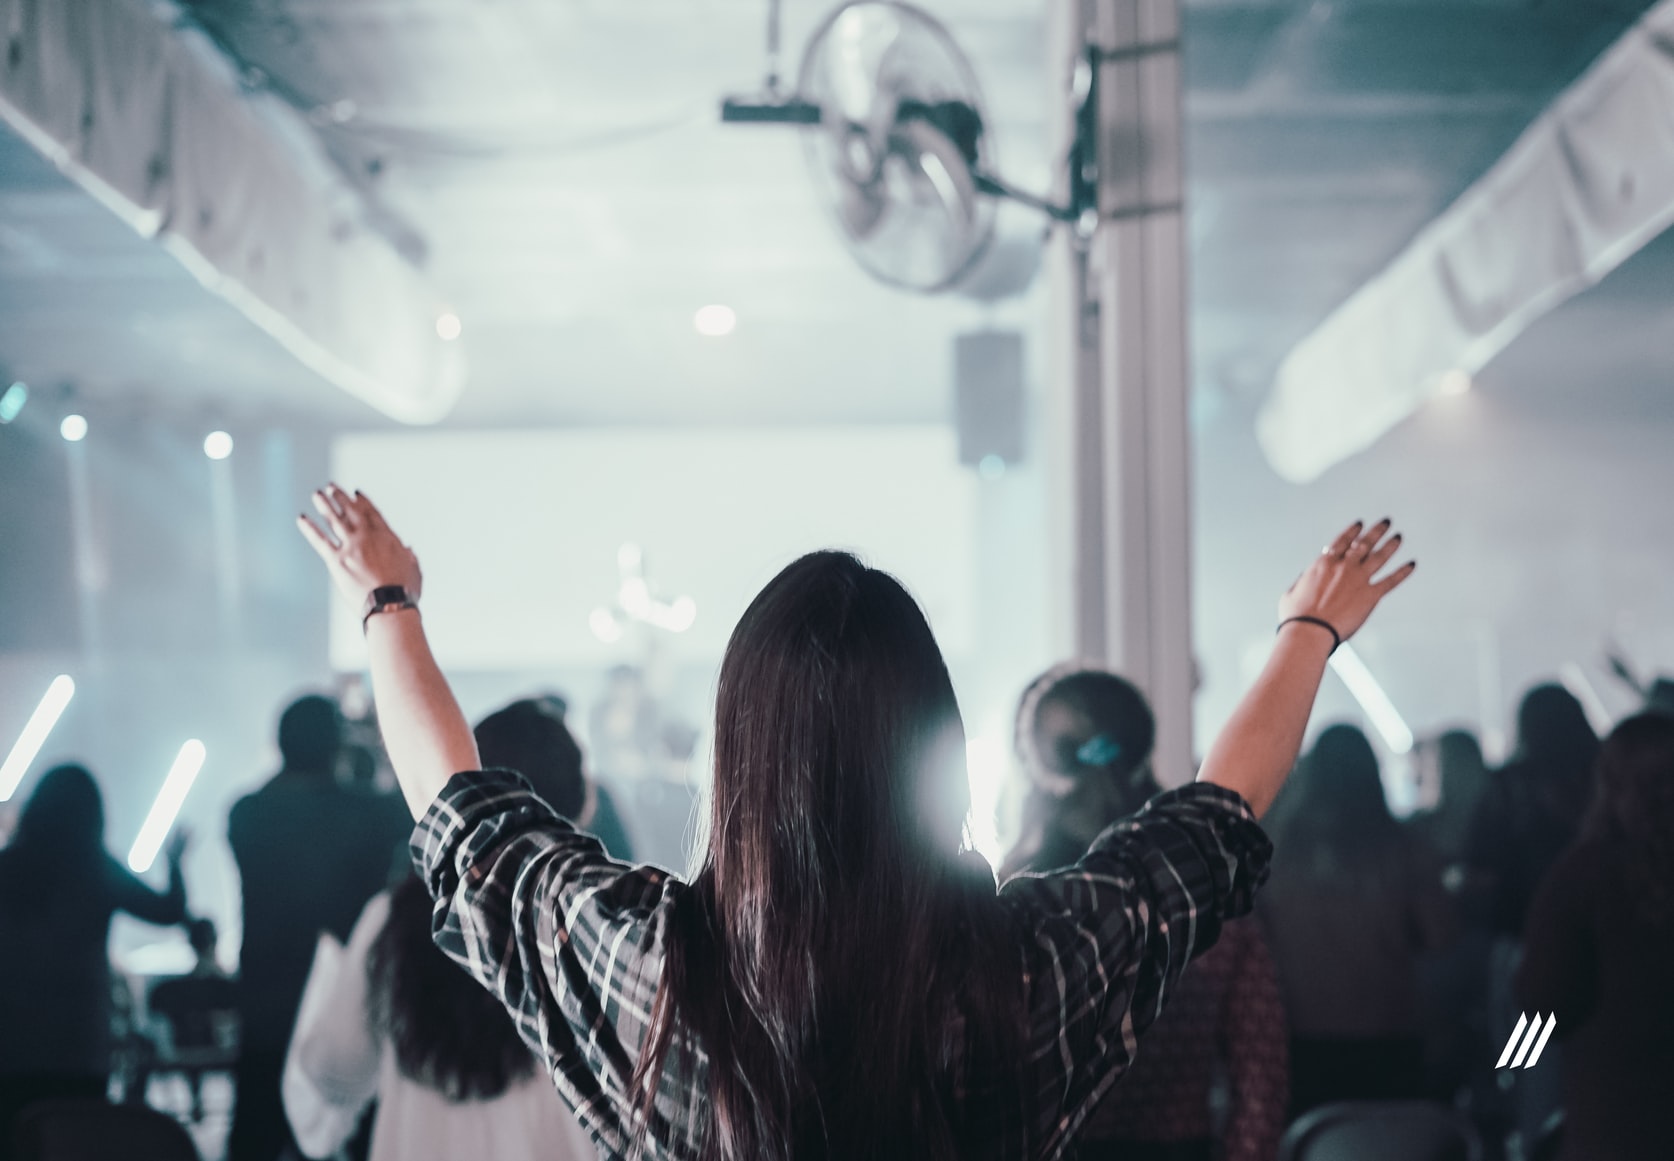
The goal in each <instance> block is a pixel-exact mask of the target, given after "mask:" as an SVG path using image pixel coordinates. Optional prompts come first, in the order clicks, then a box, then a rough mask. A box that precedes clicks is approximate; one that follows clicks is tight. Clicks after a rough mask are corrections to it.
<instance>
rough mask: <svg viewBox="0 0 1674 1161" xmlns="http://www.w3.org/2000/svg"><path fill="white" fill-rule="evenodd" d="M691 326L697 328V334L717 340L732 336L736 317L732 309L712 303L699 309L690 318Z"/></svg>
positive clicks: (736, 324)
mask: <svg viewBox="0 0 1674 1161" xmlns="http://www.w3.org/2000/svg"><path fill="white" fill-rule="evenodd" d="M692 325H693V326H694V327H696V328H697V333H698V334H700V335H707V336H709V337H710V338H712V339H718V338H720V337H721V336H722V335H730V334H732V332H733V330H734V329H735V328H736V327H737V326H738V315H737V314H736V313H735V312H734V311H733V309H732V307H730V306H722V305H721V304H719V303H714V304H711V305H709V306H705V307H699V308H698V312H697V313H696V314H694V315H693V316H692Z"/></svg>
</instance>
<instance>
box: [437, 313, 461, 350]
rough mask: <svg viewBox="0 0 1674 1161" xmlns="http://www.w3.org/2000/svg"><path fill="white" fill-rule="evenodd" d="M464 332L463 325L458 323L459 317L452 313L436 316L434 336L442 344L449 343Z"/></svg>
mask: <svg viewBox="0 0 1674 1161" xmlns="http://www.w3.org/2000/svg"><path fill="white" fill-rule="evenodd" d="M464 330H465V324H464V323H462V322H460V321H459V316H458V315H456V314H454V313H453V311H451V310H449V311H444V312H443V313H441V314H439V315H437V316H436V334H437V335H438V336H439V337H440V338H441V340H442V341H443V342H444V343H451V342H453V340H455V339H457V338H458V337H459V336H460V334H461V333H463V332H464Z"/></svg>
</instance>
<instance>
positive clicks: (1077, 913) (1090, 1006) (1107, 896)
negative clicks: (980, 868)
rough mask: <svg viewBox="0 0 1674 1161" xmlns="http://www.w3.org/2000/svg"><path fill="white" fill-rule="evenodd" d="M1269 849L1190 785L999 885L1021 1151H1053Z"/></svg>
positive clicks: (1121, 1064)
mask: <svg viewBox="0 0 1674 1161" xmlns="http://www.w3.org/2000/svg"><path fill="white" fill-rule="evenodd" d="M1272 849H1273V848H1272V844H1271V843H1270V842H1269V841H1268V839H1267V836H1266V835H1265V834H1264V833H1263V832H1262V830H1261V828H1260V827H1259V826H1257V825H1256V822H1255V815H1254V814H1253V813H1252V812H1251V811H1250V808H1249V805H1248V804H1247V803H1246V802H1245V801H1244V800H1243V798H1241V797H1240V796H1239V795H1238V794H1236V793H1234V792H1233V791H1231V790H1227V789H1225V788H1223V787H1220V786H1216V785H1213V784H1212V783H1207V782H1194V783H1192V784H1190V785H1188V786H1184V787H1181V788H1180V789H1178V790H1171V791H1168V792H1166V793H1164V794H1160V795H1158V796H1157V797H1156V798H1154V799H1152V800H1151V802H1150V803H1149V804H1147V805H1146V807H1145V808H1144V809H1143V810H1141V811H1140V812H1139V813H1138V814H1136V815H1134V816H1132V817H1131V818H1128V819H1124V820H1122V821H1120V822H1118V823H1116V824H1114V825H1113V826H1111V827H1110V828H1109V829H1108V830H1106V831H1105V832H1104V833H1103V834H1102V835H1100V836H1099V837H1098V838H1097V839H1096V840H1094V842H1093V845H1092V847H1091V848H1090V849H1089V850H1088V852H1087V854H1086V855H1085V856H1084V857H1083V858H1082V859H1081V861H1080V862H1078V863H1076V864H1074V865H1073V866H1070V867H1066V868H1064V869H1062V870H1059V871H1053V872H1051V873H1048V874H1042V875H1020V876H1018V877H1017V878H1015V879H1012V880H1011V881H1010V882H1008V883H1007V884H1006V885H1005V886H1004V887H1003V888H1002V889H1001V892H1000V897H1001V899H1002V900H1003V901H1005V903H1006V904H1007V906H1008V907H1010V908H1011V909H1012V910H1013V912H1014V914H1015V916H1016V918H1017V921H1018V923H1019V924H1020V926H1021V929H1022V931H1023V933H1024V940H1023V965H1022V966H1023V974H1024V991H1025V995H1026V997H1027V1004H1028V1019H1029V1025H1028V1036H1029V1039H1028V1047H1027V1049H1026V1053H1027V1055H1026V1058H1025V1060H1024V1077H1025V1080H1024V1084H1025V1098H1026V1102H1027V1107H1028V1108H1029V1109H1030V1110H1032V1114H1033V1115H1032V1118H1031V1119H1032V1122H1033V1123H1032V1124H1031V1125H1030V1127H1029V1133H1030V1137H1031V1140H1030V1142H1029V1148H1028V1155H1029V1156H1032V1157H1044V1158H1057V1157H1061V1156H1063V1155H1064V1153H1065V1151H1066V1150H1067V1149H1068V1147H1069V1146H1070V1145H1071V1144H1072V1143H1073V1142H1074V1140H1075V1137H1076V1134H1077V1133H1078V1131H1079V1130H1080V1128H1081V1125H1082V1124H1083V1122H1084V1121H1085V1120H1086V1118H1087V1116H1088V1115H1089V1114H1090V1113H1091V1112H1092V1110H1093V1109H1094V1108H1095V1107H1096V1106H1097V1104H1098V1102H1099V1101H1100V1099H1101V1098H1103V1096H1104V1095H1105V1094H1106V1093H1107V1092H1108V1091H1109V1090H1110V1088H1111V1086H1112V1085H1114V1084H1115V1083H1116V1081H1117V1079H1118V1078H1119V1077H1120V1076H1121V1075H1122V1073H1123V1072H1125V1071H1126V1070H1127V1068H1128V1066H1129V1065H1130V1064H1131V1063H1132V1062H1133V1058H1134V1053H1135V1051H1136V1050H1137V1048H1138V1043H1139V1036H1140V1034H1141V1033H1143V1032H1144V1031H1145V1029H1146V1028H1147V1027H1149V1026H1150V1024H1151V1022H1152V1021H1153V1020H1155V1019H1156V1017H1157V1014H1158V1013H1159V1012H1160V1011H1161V1010H1162V1007H1163V1005H1164V1003H1166V1002H1167V1000H1168V997H1169V996H1170V995H1171V994H1172V992H1173V988H1174V985H1175V982H1176V981H1178V980H1179V978H1180V973H1181V972H1182V971H1183V970H1184V969H1185V966H1186V963H1187V961H1188V960H1189V959H1190V958H1191V957H1193V956H1195V955H1197V954H1199V953H1200V952H1203V951H1206V950H1207V949H1208V948H1209V947H1211V946H1212V945H1213V944H1214V942H1215V940H1216V939H1217V938H1218V937H1219V935H1220V928H1221V922H1222V921H1223V920H1225V919H1229V918H1234V917H1236V916H1240V915H1244V914H1247V913H1248V912H1249V910H1250V907H1251V905H1252V903H1253V902H1254V896H1255V889H1256V887H1257V886H1258V885H1260V883H1261V882H1262V881H1263V880H1264V879H1265V878H1266V875H1267V864H1268V860H1269V859H1270V858H1271V856H1272Z"/></svg>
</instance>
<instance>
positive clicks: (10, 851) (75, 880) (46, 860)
mask: <svg viewBox="0 0 1674 1161" xmlns="http://www.w3.org/2000/svg"><path fill="white" fill-rule="evenodd" d="M6 852H7V858H6V860H5V861H6V862H8V863H10V864H11V873H10V874H8V875H7V876H6V880H7V881H6V884H5V888H6V890H7V894H8V896H9V901H10V902H11V903H13V904H14V905H17V906H20V907H23V908H26V909H28V910H30V911H41V910H45V909H47V908H49V907H51V906H52V905H53V904H54V902H55V901H56V900H57V899H59V898H61V897H62V896H64V895H65V894H67V893H71V892H76V891H82V890H85V889H86V888H87V882H88V879H89V877H91V876H92V875H94V874H96V873H97V872H98V870H99V867H100V865H101V864H102V863H103V862H104V860H105V859H106V858H107V857H108V856H106V854H105V802H104V797H103V796H102V795H101V794H100V793H99V784H98V783H97V782H96V781H94V779H93V775H92V774H91V773H90V772H89V771H88V769H87V767H85V766H79V765H76V764H74V763H70V764H66V765H63V766H54V767H53V768H52V769H50V770H48V771H47V772H46V773H45V774H43V775H41V780H40V782H38V783H37V784H36V786H35V789H34V792H33V793H31V794H30V795H29V800H28V801H27V802H25V803H24V804H23V810H22V812H21V813H20V814H19V815H18V820H17V831H16V833H15V834H13V835H12V840H11V843H10V845H9V846H7V848H6Z"/></svg>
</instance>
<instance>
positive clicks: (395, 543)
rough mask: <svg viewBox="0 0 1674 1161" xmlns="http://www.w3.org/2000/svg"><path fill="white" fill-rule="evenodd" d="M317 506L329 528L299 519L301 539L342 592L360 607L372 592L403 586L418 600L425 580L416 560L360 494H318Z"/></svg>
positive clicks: (329, 489)
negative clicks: (319, 560) (323, 564)
mask: <svg viewBox="0 0 1674 1161" xmlns="http://www.w3.org/2000/svg"><path fill="white" fill-rule="evenodd" d="M314 507H315V509H317V510H318V511H319V513H320V516H321V518H322V519H323V520H324V521H325V528H324V529H321V528H320V527H319V525H317V524H315V523H314V521H312V520H310V519H309V518H308V517H307V515H301V516H298V517H297V518H296V519H297V526H298V527H299V528H300V529H301V531H302V537H303V539H304V540H306V541H308V543H309V544H310V545H312V546H313V548H314V551H315V552H317V553H319V554H320V559H321V560H323V561H325V565H326V570H327V571H328V572H330V573H331V579H332V580H333V581H335V582H337V587H338V589H339V590H340V591H341V592H342V593H343V595H344V596H346V597H348V598H349V600H351V601H353V602H354V603H355V604H356V605H357V606H358V605H359V604H360V603H361V602H363V601H365V600H366V597H367V595H368V594H369V593H371V592H372V590H373V589H376V588H383V587H384V586H386V585H400V586H401V587H402V588H404V589H406V590H407V595H408V596H410V597H412V598H413V599H414V600H415V601H416V600H418V597H419V590H420V588H421V587H423V584H424V576H423V574H422V573H421V572H420V571H419V562H418V557H417V556H415V555H414V554H413V550H412V549H410V548H408V547H407V546H406V545H405V544H403V543H402V542H401V538H400V537H399V536H397V535H396V534H395V532H394V530H393V529H391V528H390V526H389V524H388V523H386V522H385V520H384V517H383V514H382V513H380V512H379V511H378V509H377V508H376V507H374V506H373V503H372V501H371V500H368V499H367V498H366V497H365V496H363V495H361V494H360V493H359V492H355V493H354V494H353V495H350V494H349V493H348V492H345V491H344V490H343V489H342V488H339V487H338V486H337V485H336V484H327V485H326V486H325V487H323V488H321V489H320V490H319V491H317V492H315V493H314Z"/></svg>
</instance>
